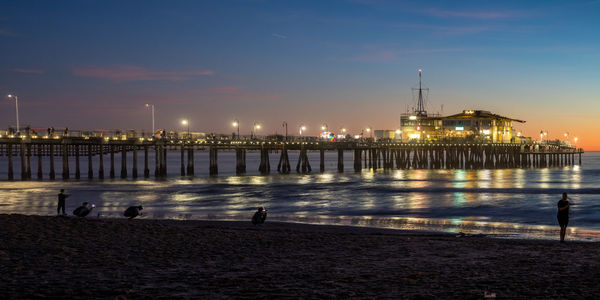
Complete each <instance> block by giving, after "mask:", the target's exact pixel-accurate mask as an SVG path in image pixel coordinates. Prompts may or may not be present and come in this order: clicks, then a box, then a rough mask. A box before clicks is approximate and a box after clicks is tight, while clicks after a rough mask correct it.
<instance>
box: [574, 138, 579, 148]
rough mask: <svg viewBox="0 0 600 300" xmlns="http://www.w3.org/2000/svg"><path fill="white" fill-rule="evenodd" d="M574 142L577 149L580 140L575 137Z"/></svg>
mask: <svg viewBox="0 0 600 300" xmlns="http://www.w3.org/2000/svg"><path fill="white" fill-rule="evenodd" d="M573 140H574V141H575V148H577V140H578V138H577V137H575V138H574V139H573Z"/></svg>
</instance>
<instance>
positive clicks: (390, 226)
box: [8, 212, 600, 243]
mask: <svg viewBox="0 0 600 300" xmlns="http://www.w3.org/2000/svg"><path fill="white" fill-rule="evenodd" d="M251 213H252V212H249V213H248V215H244V216H240V215H218V214H208V215H204V216H193V215H190V214H178V215H167V214H164V213H158V214H157V213H155V214H152V215H151V216H150V214H145V215H142V216H140V217H138V218H136V220H164V221H181V222H196V221H197V222H240V223H246V222H247V221H248V222H249V220H250V215H251ZM8 214H16V215H26V214H20V213H8ZM30 216H41V217H55V216H56V214H53V213H50V214H43V215H41V214H33V215H30ZM68 217H74V216H73V215H70V214H68ZM87 219H102V220H120V219H126V218H125V217H123V216H122V214H121V213H120V212H119V213H101V212H94V213H93V214H92V215H90V216H88V217H87ZM267 221H268V222H270V223H293V224H298V225H313V226H339V227H348V228H371V229H379V230H392V231H400V232H405V233H414V234H421V233H425V234H427V233H430V234H448V235H450V236H456V235H467V236H480V237H489V238H499V239H516V240H537V241H555V240H558V236H559V227H558V225H556V226H555V225H547V224H542V225H529V224H520V223H506V222H484V221H476V220H463V221H462V223H461V224H460V225H456V224H453V223H452V222H451V219H447V218H414V217H372V216H341V215H340V216H295V215H279V214H270V215H269V217H268V218H267ZM567 237H568V239H569V240H571V241H577V242H585V243H596V242H600V230H598V229H593V228H584V227H577V226H572V225H571V226H569V227H568V228H567Z"/></svg>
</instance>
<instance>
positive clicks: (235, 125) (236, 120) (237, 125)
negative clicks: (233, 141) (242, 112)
mask: <svg viewBox="0 0 600 300" xmlns="http://www.w3.org/2000/svg"><path fill="white" fill-rule="evenodd" d="M232 125H233V126H234V127H237V138H238V140H239V139H240V121H238V119H235V120H233V124H232Z"/></svg>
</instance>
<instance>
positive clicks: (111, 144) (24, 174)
mask: <svg viewBox="0 0 600 300" xmlns="http://www.w3.org/2000/svg"><path fill="white" fill-rule="evenodd" d="M150 151H153V152H154V161H153V162H152V163H151V162H150V159H149V153H150ZM168 151H179V152H180V154H181V159H180V164H181V176H194V174H195V170H196V168H197V167H198V168H208V170H209V174H210V175H218V173H219V165H218V154H219V152H223V151H234V152H235V154H236V155H235V157H236V164H235V172H236V174H238V175H243V174H245V173H246V170H247V169H248V168H257V169H258V170H259V172H260V174H263V175H266V174H269V173H271V172H279V173H283V174H287V173H290V172H292V171H293V170H295V172H297V173H310V172H313V171H316V170H317V169H316V165H317V163H318V166H319V167H318V171H319V172H324V171H325V152H326V151H334V152H337V154H338V159H337V171H338V172H347V171H348V170H349V169H348V168H347V166H344V153H346V154H347V155H348V153H351V154H352V155H353V162H354V163H353V165H352V171H353V172H361V171H362V170H363V169H372V170H377V169H383V170H392V169H471V170H475V169H500V168H546V167H561V166H571V165H575V164H579V165H581V155H582V153H583V150H582V149H577V148H573V147H567V146H563V145H552V144H539V143H531V144H516V143H484V142H452V143H446V142H427V143H424V142H423V143H419V142H410V143H401V142H391V141H388V142H385V141H379V142H373V141H370V140H356V141H338V142H330V141H305V140H292V141H272V140H210V139H189V138H187V139H186V138H156V137H152V138H135V137H130V138H126V137H125V136H123V137H88V136H85V137H84V136H79V137H68V136H54V137H51V138H47V137H46V138H39V137H35V138H33V137H9V136H3V137H0V161H1V160H6V161H7V164H6V165H7V167H8V170H7V171H8V172H7V174H8V176H7V178H0V180H3V179H8V180H15V179H19V178H20V179H21V180H32V179H37V180H42V179H50V180H54V179H57V170H56V165H55V160H57V159H58V160H59V161H60V162H61V163H62V166H61V167H60V169H59V170H58V171H59V172H60V174H61V176H60V179H63V180H69V179H81V178H82V174H81V172H80V166H81V164H82V163H86V161H87V164H88V167H87V170H88V172H87V174H85V175H84V177H85V178H88V179H93V178H98V179H104V178H116V176H117V173H116V170H115V157H117V159H118V157H119V154H120V159H121V163H120V166H121V169H120V172H119V173H118V177H119V178H121V179H127V178H132V179H136V178H138V177H143V178H150V177H151V176H152V175H153V177H154V178H157V179H159V178H165V177H166V176H167V153H168ZM196 151H206V152H208V156H209V165H208V166H197V165H196V164H195V163H194V153H195V152H196ZM290 151H297V152H299V156H298V161H296V162H290V159H289V156H288V152H290ZM309 151H315V152H319V153H320V159H319V161H318V162H316V161H312V162H311V161H309V159H308V155H307V153H308V152H309ZM248 152H260V163H259V165H258V166H247V164H246V154H247V153H248ZM272 155H277V156H278V157H279V163H278V164H277V167H276V168H274V169H272V167H271V165H270V160H269V156H272ZM138 156H143V161H144V163H143V168H144V169H143V170H138V169H137V168H138V159H139V157H138ZM94 157H97V158H98V159H96V160H94V159H93V158H94ZM73 159H74V160H75V165H74V166H71V165H70V160H73ZM44 160H48V161H49V164H43V163H42V162H43V161H44ZM15 161H17V162H20V163H19V165H20V174H16V172H15V169H14V165H15ZM128 162H131V163H128ZM294 163H295V164H294ZM32 164H33V165H32ZM94 164H95V165H94ZM106 164H107V165H108V166H106ZM43 165H49V170H43V168H42V166H43ZM313 165H314V166H315V170H313ZM128 166H131V168H128ZM294 166H295V168H293V167H294ZM72 167H74V168H75V172H74V177H72V173H71V168H72ZM107 169H108V175H107V174H106V173H105V171H106V170H107ZM32 170H34V171H33V173H32ZM17 175H19V176H17Z"/></svg>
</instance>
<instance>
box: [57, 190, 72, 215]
mask: <svg viewBox="0 0 600 300" xmlns="http://www.w3.org/2000/svg"><path fill="white" fill-rule="evenodd" d="M67 197H69V195H65V190H64V189H60V194H58V207H57V208H56V214H57V215H60V211H61V209H62V214H63V215H66V213H65V200H66V199H67Z"/></svg>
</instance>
